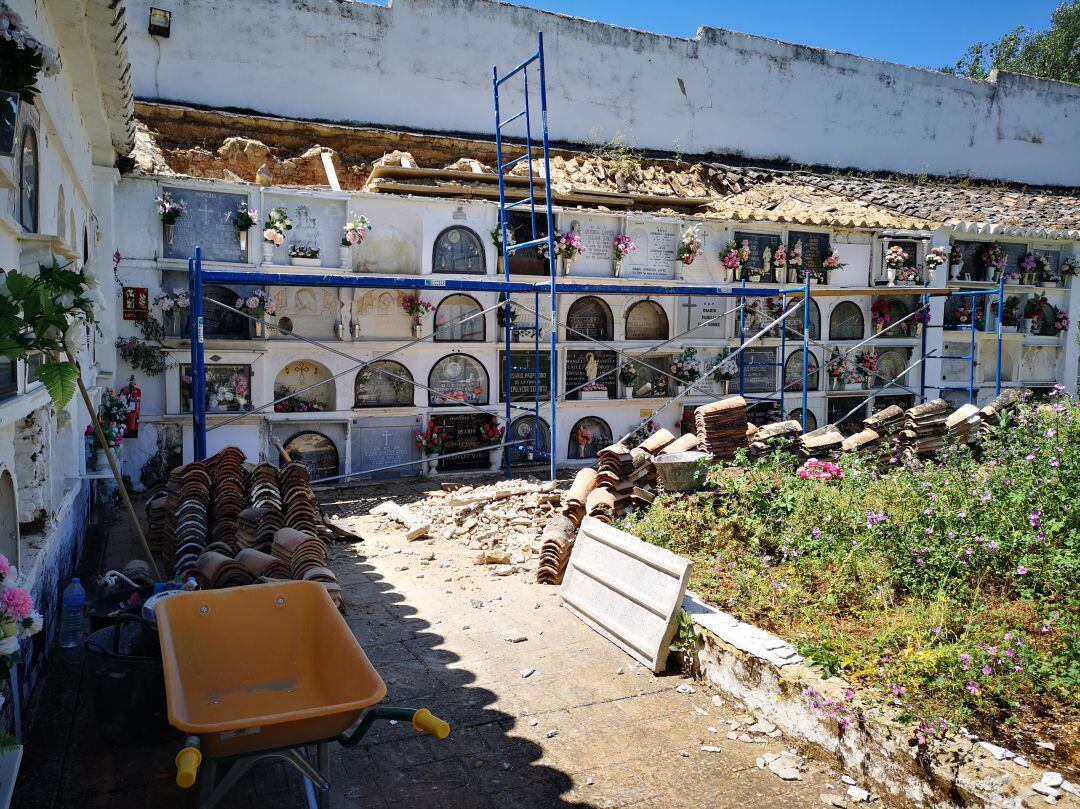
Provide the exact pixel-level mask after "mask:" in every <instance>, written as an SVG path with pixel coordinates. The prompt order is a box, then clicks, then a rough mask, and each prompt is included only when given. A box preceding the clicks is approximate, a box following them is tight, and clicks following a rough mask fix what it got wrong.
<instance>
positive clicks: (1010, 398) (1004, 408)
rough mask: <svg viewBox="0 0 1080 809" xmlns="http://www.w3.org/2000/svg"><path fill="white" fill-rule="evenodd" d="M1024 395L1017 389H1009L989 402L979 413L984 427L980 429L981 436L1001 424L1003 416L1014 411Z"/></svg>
mask: <svg viewBox="0 0 1080 809" xmlns="http://www.w3.org/2000/svg"><path fill="white" fill-rule="evenodd" d="M1023 398H1024V395H1023V394H1022V393H1021V392H1020V390H1019V389H1017V388H1007V389H1006V390H1004V391H1002V392H1001V395H1000V396H996V397H994V398H993V399H991V400H990V401H989V402H987V403H986V404H985V405H984V406H983V408H982V409H981V410H980V411H979V414H980V415H981V416H982V425H981V426H980V427H979V431H980V434H984V435H985V434H987V433H989V432H990V430H991V429H992V428H993V427H995V426H997V425H998V424H1000V423H1001V416H1002V415H1003V414H1005V413H1008V412H1009V411H1010V410H1012V409H1014V408H1015V407H1016V406H1017V405H1018V404H1020V400H1021V399H1023Z"/></svg>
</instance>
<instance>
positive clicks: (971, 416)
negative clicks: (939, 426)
mask: <svg viewBox="0 0 1080 809" xmlns="http://www.w3.org/2000/svg"><path fill="white" fill-rule="evenodd" d="M981 426H982V414H981V413H980V412H979V408H978V407H977V406H976V405H973V404H964V405H960V407H958V408H956V410H954V411H953V412H952V413H950V414H949V415H948V417H947V418H946V419H945V430H946V431H947V432H948V434H949V438H950V439H952V440H953V441H956V442H959V443H962V444H970V443H972V442H973V441H974V440H975V439H976V438H978V436H979V428H980V427H981Z"/></svg>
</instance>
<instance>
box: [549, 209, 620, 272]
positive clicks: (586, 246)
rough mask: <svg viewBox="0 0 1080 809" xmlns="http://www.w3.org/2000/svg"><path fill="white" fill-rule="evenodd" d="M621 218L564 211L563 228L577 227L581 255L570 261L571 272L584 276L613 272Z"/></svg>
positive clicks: (571, 228)
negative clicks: (571, 215)
mask: <svg viewBox="0 0 1080 809" xmlns="http://www.w3.org/2000/svg"><path fill="white" fill-rule="evenodd" d="M621 225H622V221H621V218H619V217H614V216H582V215H575V216H573V217H570V216H567V215H566V214H563V216H562V226H563V229H564V230H573V229H575V228H576V229H577V232H578V236H579V237H580V238H581V255H580V256H578V258H577V259H576V260H575V261H572V262H571V263H570V272H569V274H570V275H577V276H582V277H585V278H611V277H612V276H614V274H615V250H614V248H613V246H612V245H613V244H614V242H615V236H616V235H618V234H619V233H620V231H621Z"/></svg>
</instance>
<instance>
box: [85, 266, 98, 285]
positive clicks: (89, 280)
mask: <svg viewBox="0 0 1080 809" xmlns="http://www.w3.org/2000/svg"><path fill="white" fill-rule="evenodd" d="M83 280H84V281H85V282H86V285H87V286H88V287H90V288H91V289H93V288H94V287H97V286H98V285H99V284H100V283H101V282H100V281H99V280H98V277H97V273H96V272H94V271H93V270H92V269H90V267H83Z"/></svg>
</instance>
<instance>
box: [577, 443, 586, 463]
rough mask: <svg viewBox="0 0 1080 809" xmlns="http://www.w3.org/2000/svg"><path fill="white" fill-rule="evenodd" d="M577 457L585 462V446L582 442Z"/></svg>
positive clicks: (579, 444)
mask: <svg viewBox="0 0 1080 809" xmlns="http://www.w3.org/2000/svg"><path fill="white" fill-rule="evenodd" d="M577 456H578V460H579V461H583V460H585V445H584V444H582V443H580V442H579V443H578V445H577Z"/></svg>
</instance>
